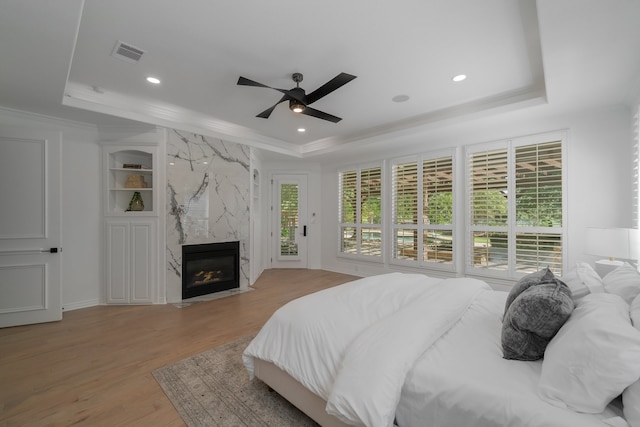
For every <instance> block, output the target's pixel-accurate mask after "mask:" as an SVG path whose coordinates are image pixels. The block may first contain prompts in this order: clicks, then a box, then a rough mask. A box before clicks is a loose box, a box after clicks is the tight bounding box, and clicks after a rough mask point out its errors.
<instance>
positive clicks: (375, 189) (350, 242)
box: [339, 166, 382, 257]
mask: <svg viewBox="0 0 640 427" xmlns="http://www.w3.org/2000/svg"><path fill="white" fill-rule="evenodd" d="M339 192H340V206H339V209H340V252H341V253H343V254H353V255H365V256H376V257H381V256H382V225H381V224H382V168H381V167H380V166H377V167H371V168H367V169H356V170H349V171H345V172H341V173H340V189H339Z"/></svg>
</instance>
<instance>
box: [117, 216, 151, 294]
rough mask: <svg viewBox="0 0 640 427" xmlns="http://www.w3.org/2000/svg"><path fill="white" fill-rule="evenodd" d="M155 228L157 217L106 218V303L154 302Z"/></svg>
mask: <svg viewBox="0 0 640 427" xmlns="http://www.w3.org/2000/svg"><path fill="white" fill-rule="evenodd" d="M155 230H156V224H155V219H136V220H123V219H115V220H113V219H112V220H107V221H106V237H107V238H106V241H107V251H106V252H107V259H106V261H107V269H106V273H107V274H106V285H107V296H106V297H107V303H110V304H150V303H152V302H153V299H154V295H153V291H154V289H153V286H154V283H155V282H156V280H155V270H156V269H155V256H154V253H155V248H156V243H155V234H156V233H155Z"/></svg>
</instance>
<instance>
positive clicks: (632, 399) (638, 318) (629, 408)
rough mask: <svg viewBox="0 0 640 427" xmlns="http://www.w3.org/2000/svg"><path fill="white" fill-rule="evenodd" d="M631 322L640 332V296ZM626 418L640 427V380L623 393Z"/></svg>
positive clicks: (632, 308) (634, 303)
mask: <svg viewBox="0 0 640 427" xmlns="http://www.w3.org/2000/svg"><path fill="white" fill-rule="evenodd" d="M629 313H630V314H631V321H632V322H633V326H634V327H635V328H636V329H637V330H639V331H640V295H638V296H637V297H635V299H634V300H633V302H632V303H631V310H630V311H629ZM622 403H623V405H624V406H623V410H624V417H625V418H626V419H627V422H628V423H629V424H630V425H631V427H640V380H638V381H636V382H635V383H633V384H631V385H630V386H629V387H627V388H626V390H625V391H624V392H623V393H622Z"/></svg>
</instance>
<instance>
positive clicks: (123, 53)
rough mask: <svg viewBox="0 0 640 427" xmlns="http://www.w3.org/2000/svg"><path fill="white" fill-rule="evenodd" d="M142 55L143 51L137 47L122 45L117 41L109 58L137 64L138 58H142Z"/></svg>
mask: <svg viewBox="0 0 640 427" xmlns="http://www.w3.org/2000/svg"><path fill="white" fill-rule="evenodd" d="M143 54H144V50H141V49H138V48H137V47H134V46H131V45H130V44H126V43H123V42H121V41H119V40H118V42H117V43H116V46H115V47H114V48H113V52H111V56H115V57H116V58H119V59H122V60H123V61H127V62H138V61H140V58H142V55H143Z"/></svg>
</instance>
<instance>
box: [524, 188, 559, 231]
mask: <svg viewBox="0 0 640 427" xmlns="http://www.w3.org/2000/svg"><path fill="white" fill-rule="evenodd" d="M516 221H517V224H518V225H525V226H532V227H561V226H562V188H561V187H559V186H546V187H538V188H523V189H518V191H517V193H516Z"/></svg>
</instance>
